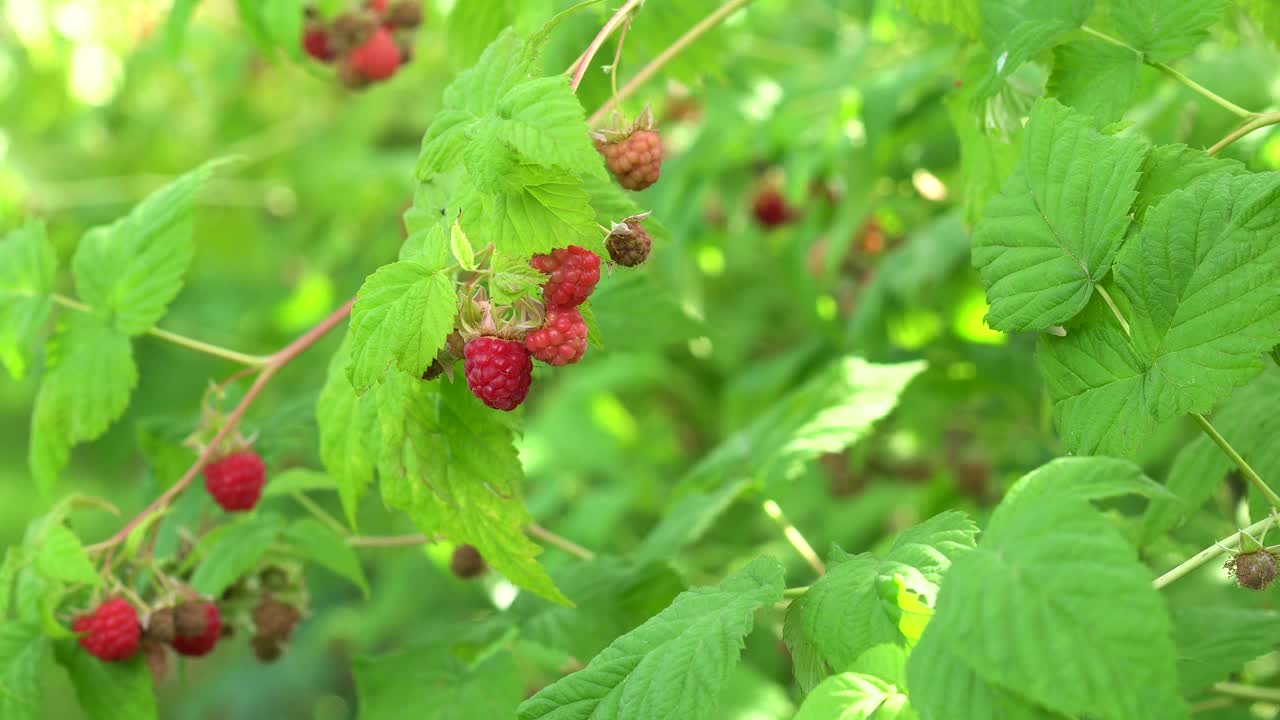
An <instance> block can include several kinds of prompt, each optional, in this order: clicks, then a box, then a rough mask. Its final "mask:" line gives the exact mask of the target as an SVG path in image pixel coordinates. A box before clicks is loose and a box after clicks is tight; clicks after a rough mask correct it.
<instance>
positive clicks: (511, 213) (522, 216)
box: [462, 165, 601, 258]
mask: <svg viewBox="0 0 1280 720" xmlns="http://www.w3.org/2000/svg"><path fill="white" fill-rule="evenodd" d="M510 179H511V180H512V181H513V182H514V183H516V184H515V185H514V186H513V187H514V189H510V190H507V191H505V192H499V193H497V194H496V195H492V196H489V197H486V198H485V204H484V208H483V212H482V213H477V214H475V215H471V214H470V213H466V214H464V215H463V216H462V223H463V226H464V229H465V230H466V231H467V234H468V235H470V236H471V237H486V238H489V239H490V240H491V241H492V242H493V246H494V248H495V249H497V250H499V251H501V252H503V253H506V254H508V255H515V256H521V257H526V258H527V257H529V256H531V255H536V254H538V253H544V252H548V251H550V250H552V249H553V248H557V247H564V246H566V245H573V244H575V243H576V244H587V243H589V242H591V241H592V240H595V239H596V238H598V237H600V235H601V233H600V231H599V228H597V227H596V213H595V210H593V209H592V207H591V204H590V202H589V199H588V196H587V193H586V191H585V190H583V189H582V181H581V180H579V179H578V178H576V177H574V176H573V175H570V174H568V173H566V172H564V171H562V170H556V169H553V168H545V167H539V166H536V165H520V166H517V167H515V168H514V169H513V175H512V176H511V178H510Z"/></svg>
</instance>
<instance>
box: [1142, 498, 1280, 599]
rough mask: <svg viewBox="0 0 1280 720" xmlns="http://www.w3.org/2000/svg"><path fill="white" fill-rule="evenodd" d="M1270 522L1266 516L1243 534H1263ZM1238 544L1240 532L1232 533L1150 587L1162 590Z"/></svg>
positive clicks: (1185, 561) (1271, 518)
mask: <svg viewBox="0 0 1280 720" xmlns="http://www.w3.org/2000/svg"><path fill="white" fill-rule="evenodd" d="M1272 521H1273V516H1268V517H1267V518H1265V519H1263V520H1259V521H1258V522H1256V523H1254V524H1252V525H1250V526H1249V527H1247V528H1245V529H1244V532H1246V533H1248V534H1250V535H1253V534H1254V533H1260V532H1263V531H1265V530H1266V529H1267V528H1269V527H1271V523H1272ZM1239 542H1240V532H1239V531H1236V532H1234V533H1231V534H1230V535H1228V536H1227V537H1224V538H1222V539H1221V540H1219V541H1218V542H1216V543H1214V544H1212V545H1210V546H1209V547H1207V548H1205V549H1203V550H1201V551H1200V552H1198V553H1196V554H1195V555H1192V556H1191V557H1189V558H1187V559H1186V560H1184V561H1182V563H1181V564H1180V565H1178V566H1177V567H1175V568H1174V569H1172V570H1170V571H1169V572H1167V573H1165V574H1163V575H1161V576H1160V577H1158V578H1156V579H1155V580H1153V581H1152V582H1151V586H1152V587H1154V588H1155V589H1157V590H1160V589H1161V588H1164V587H1165V586H1167V585H1169V584H1170V583H1172V582H1173V581H1175V580H1179V579H1181V578H1183V577H1186V576H1187V575H1188V574H1189V573H1191V571H1193V570H1195V569H1197V568H1199V567H1200V566H1201V565H1204V564H1205V563H1207V562H1209V561H1210V560H1212V559H1214V558H1216V557H1218V556H1219V555H1221V554H1222V553H1224V552H1226V551H1227V550H1229V549H1231V548H1233V547H1235V546H1237V545H1238V544H1239Z"/></svg>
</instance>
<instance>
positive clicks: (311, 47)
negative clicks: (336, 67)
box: [302, 28, 338, 62]
mask: <svg viewBox="0 0 1280 720" xmlns="http://www.w3.org/2000/svg"><path fill="white" fill-rule="evenodd" d="M302 49H303V50H306V51H307V54H308V55H310V56H311V57H313V58H315V59H316V60H319V61H320V62H329V61H331V60H333V59H334V58H336V57H338V52H337V50H335V49H334V47H333V45H332V43H330V42H329V33H327V32H325V31H324V30H321V29H319V28H316V29H313V30H308V31H307V32H306V33H305V34H303V36H302Z"/></svg>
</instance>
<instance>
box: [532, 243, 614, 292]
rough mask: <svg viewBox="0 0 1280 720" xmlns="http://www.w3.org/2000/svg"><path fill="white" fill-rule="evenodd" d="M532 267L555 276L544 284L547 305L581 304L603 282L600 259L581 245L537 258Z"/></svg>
mask: <svg viewBox="0 0 1280 720" xmlns="http://www.w3.org/2000/svg"><path fill="white" fill-rule="evenodd" d="M529 264H530V265H532V266H533V267H534V269H535V270H540V271H542V272H543V273H546V274H547V275H550V276H551V277H550V278H549V279H548V280H547V281H546V282H545V283H543V285H542V300H543V302H545V303H546V304H547V305H560V306H565V307H572V306H577V305H581V304H582V302H583V301H584V300H586V299H587V298H588V297H590V296H591V292H592V291H593V290H595V289H596V283H598V282H600V256H599V255H596V254H595V253H593V252H591V251H590V250H588V249H586V248H584V247H580V246H578V245H570V246H569V247H565V248H558V249H556V250H552V251H551V252H549V253H547V254H546V255H534V256H533V257H531V258H529Z"/></svg>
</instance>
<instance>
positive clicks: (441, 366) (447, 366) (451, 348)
mask: <svg viewBox="0 0 1280 720" xmlns="http://www.w3.org/2000/svg"><path fill="white" fill-rule="evenodd" d="M463 345H464V343H463V341H462V335H461V334H459V333H458V332H456V331H455V332H452V333H449V337H447V338H445V342H444V347H442V348H440V352H438V353H436V356H435V359H433V360H432V361H431V365H430V366H429V367H428V368H427V370H426V372H424V373H422V379H423V380H435V379H436V378H438V377H440V376H441V375H444V374H446V373H447V374H448V375H449V379H450V380H453V366H454V364H456V363H457V362H458V361H459V360H461V359H462V351H463Z"/></svg>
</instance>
